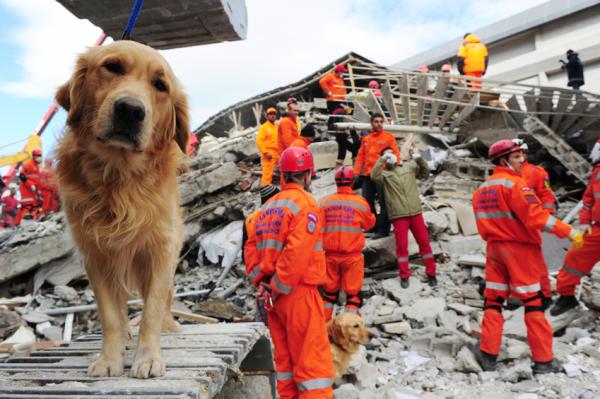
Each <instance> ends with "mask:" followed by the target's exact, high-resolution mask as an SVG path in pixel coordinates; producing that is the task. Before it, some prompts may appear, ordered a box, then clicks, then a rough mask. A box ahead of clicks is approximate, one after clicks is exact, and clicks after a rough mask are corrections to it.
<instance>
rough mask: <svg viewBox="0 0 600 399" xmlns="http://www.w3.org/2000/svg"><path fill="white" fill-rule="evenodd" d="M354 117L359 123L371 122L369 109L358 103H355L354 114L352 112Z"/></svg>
mask: <svg viewBox="0 0 600 399" xmlns="http://www.w3.org/2000/svg"><path fill="white" fill-rule="evenodd" d="M352 117H353V118H354V119H356V120H357V121H359V122H365V123H370V122H371V115H369V111H367V109H366V108H365V107H364V106H363V105H362V104H361V103H359V102H358V101H355V102H354V112H352Z"/></svg>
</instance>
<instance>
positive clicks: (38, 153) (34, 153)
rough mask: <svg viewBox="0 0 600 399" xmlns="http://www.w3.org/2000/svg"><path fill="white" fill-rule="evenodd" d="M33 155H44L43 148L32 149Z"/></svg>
mask: <svg viewBox="0 0 600 399" xmlns="http://www.w3.org/2000/svg"><path fill="white" fill-rule="evenodd" d="M31 155H32V156H34V157H40V156H42V150H40V149H37V148H36V149H35V150H33V151H31Z"/></svg>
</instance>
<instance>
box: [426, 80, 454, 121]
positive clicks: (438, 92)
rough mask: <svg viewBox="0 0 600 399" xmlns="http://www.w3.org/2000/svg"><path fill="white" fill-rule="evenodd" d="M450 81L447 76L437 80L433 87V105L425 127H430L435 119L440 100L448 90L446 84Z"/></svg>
mask: <svg viewBox="0 0 600 399" xmlns="http://www.w3.org/2000/svg"><path fill="white" fill-rule="evenodd" d="M449 81H450V79H449V78H448V77H447V76H442V77H440V78H438V81H437V85H436V86H435V93H434V94H433V103H432V104H431V114H430V115H429V122H428V123H427V126H429V127H432V126H433V122H434V121H435V118H437V113H438V109H439V107H440V98H442V97H444V96H445V95H446V89H447V88H448V82H449Z"/></svg>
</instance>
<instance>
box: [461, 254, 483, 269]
mask: <svg viewBox="0 0 600 399" xmlns="http://www.w3.org/2000/svg"><path fill="white" fill-rule="evenodd" d="M456 263H458V264H459V265H461V266H475V267H485V256H484V255H480V254H474V255H469V254H466V255H460V256H459V257H458V260H457V261H456Z"/></svg>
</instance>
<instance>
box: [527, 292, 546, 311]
mask: <svg viewBox="0 0 600 399" xmlns="http://www.w3.org/2000/svg"><path fill="white" fill-rule="evenodd" d="M542 297H543V296H542V293H541V292H540V291H538V292H537V293H536V294H535V295H534V296H532V297H530V298H527V299H523V305H525V313H531V312H544V306H543V303H542Z"/></svg>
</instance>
